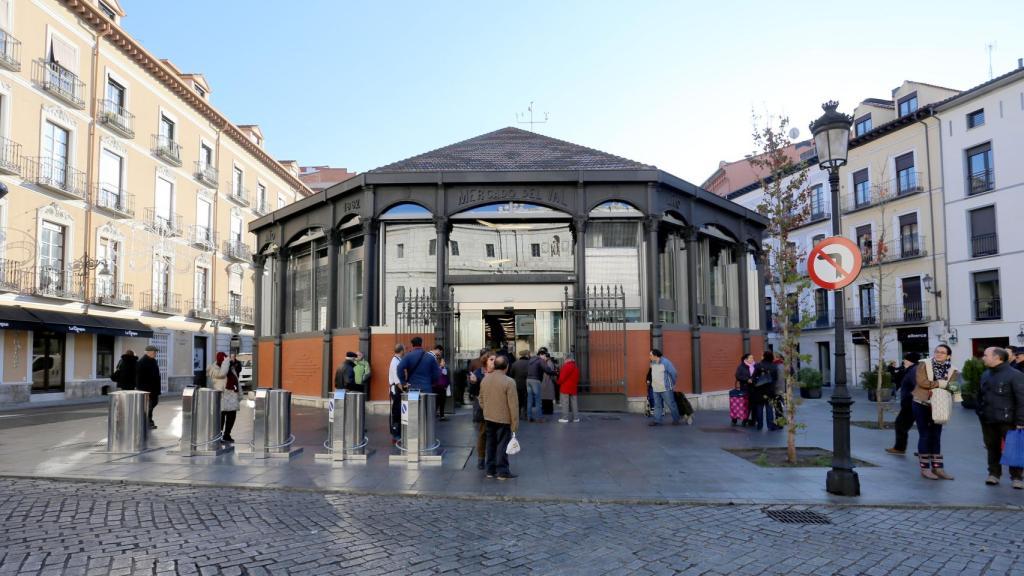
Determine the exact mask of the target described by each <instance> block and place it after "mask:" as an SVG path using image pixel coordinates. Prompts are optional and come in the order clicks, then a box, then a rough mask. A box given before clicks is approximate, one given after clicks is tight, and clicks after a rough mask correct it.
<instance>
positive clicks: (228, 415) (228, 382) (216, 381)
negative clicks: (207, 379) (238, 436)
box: [211, 352, 242, 443]
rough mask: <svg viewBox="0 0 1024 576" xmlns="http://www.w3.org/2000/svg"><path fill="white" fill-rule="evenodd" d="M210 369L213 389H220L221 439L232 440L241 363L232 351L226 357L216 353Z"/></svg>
mask: <svg viewBox="0 0 1024 576" xmlns="http://www.w3.org/2000/svg"><path fill="white" fill-rule="evenodd" d="M213 366H214V367H216V369H215V370H212V371H211V376H213V389H214V390H220V420H221V439H222V440H223V441H224V442H232V443H233V442H234V441H235V439H234V438H232V437H231V430H232V429H233V428H234V427H235V418H236V417H237V416H238V409H239V407H240V405H241V397H240V396H239V386H238V376H239V375H240V374H241V373H242V363H241V362H240V361H239V360H238V358H237V357H236V356H235V354H234V353H233V352H232V353H231V356H230V357H228V356H227V355H225V354H224V353H223V352H218V353H217V362H216V364H214V365H213Z"/></svg>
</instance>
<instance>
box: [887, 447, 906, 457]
mask: <svg viewBox="0 0 1024 576" xmlns="http://www.w3.org/2000/svg"><path fill="white" fill-rule="evenodd" d="M885 451H886V452H887V453H889V454H895V455H897V456H905V455H906V454H907V451H906V450H897V449H895V448H886V449H885Z"/></svg>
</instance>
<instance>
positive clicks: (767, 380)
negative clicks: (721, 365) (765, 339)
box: [754, 350, 782, 430]
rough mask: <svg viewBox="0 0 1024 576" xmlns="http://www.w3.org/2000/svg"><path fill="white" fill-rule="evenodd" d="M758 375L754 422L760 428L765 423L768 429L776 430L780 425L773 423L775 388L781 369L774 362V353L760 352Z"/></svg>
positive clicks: (755, 387) (780, 378)
mask: <svg viewBox="0 0 1024 576" xmlns="http://www.w3.org/2000/svg"><path fill="white" fill-rule="evenodd" d="M757 369H758V376H757V379H756V380H755V386H754V395H755V396H756V400H755V401H754V408H755V410H754V424H755V425H756V426H757V429H758V430H761V429H763V428H764V427H765V425H766V424H767V426H768V430H778V429H779V428H781V426H778V425H777V424H776V423H775V390H776V388H777V387H778V384H779V381H780V380H782V370H780V369H779V366H778V365H777V364H776V363H775V354H773V353H772V352H771V350H765V351H764V353H763V354H761V362H760V363H759V364H758V366H757Z"/></svg>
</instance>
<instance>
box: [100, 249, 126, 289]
mask: <svg viewBox="0 0 1024 576" xmlns="http://www.w3.org/2000/svg"><path fill="white" fill-rule="evenodd" d="M96 259H97V260H99V261H100V262H102V263H103V265H104V266H106V268H107V272H110V275H109V276H106V277H104V276H100V275H98V274H97V275H96V295H97V296H105V297H107V298H115V297H122V298H124V297H127V296H129V295H128V294H118V289H117V288H118V286H117V279H118V278H119V274H120V268H121V262H120V260H121V243H120V242H119V241H117V240H114V239H113V238H106V237H103V238H100V241H99V244H97V245H96ZM101 269H102V268H101Z"/></svg>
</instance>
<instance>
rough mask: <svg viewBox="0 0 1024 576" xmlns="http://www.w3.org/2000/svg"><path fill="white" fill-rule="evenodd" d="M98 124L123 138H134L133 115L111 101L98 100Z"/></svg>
mask: <svg viewBox="0 0 1024 576" xmlns="http://www.w3.org/2000/svg"><path fill="white" fill-rule="evenodd" d="M98 104H99V118H98V120H99V122H100V124H103V125H104V126H106V127H107V128H110V129H111V130H112V131H114V132H116V133H118V134H120V135H121V136H124V137H125V138H135V115H134V114H132V113H131V112H129V111H127V110H125V109H124V107H123V106H121V105H120V104H118V103H117V102H114V101H113V100H100V101H99V102H98Z"/></svg>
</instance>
